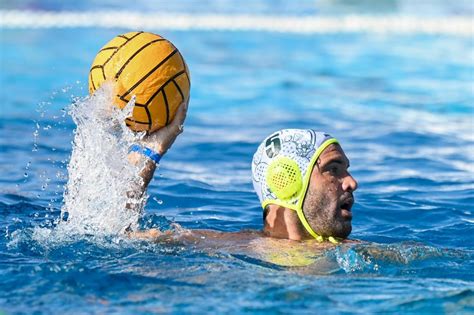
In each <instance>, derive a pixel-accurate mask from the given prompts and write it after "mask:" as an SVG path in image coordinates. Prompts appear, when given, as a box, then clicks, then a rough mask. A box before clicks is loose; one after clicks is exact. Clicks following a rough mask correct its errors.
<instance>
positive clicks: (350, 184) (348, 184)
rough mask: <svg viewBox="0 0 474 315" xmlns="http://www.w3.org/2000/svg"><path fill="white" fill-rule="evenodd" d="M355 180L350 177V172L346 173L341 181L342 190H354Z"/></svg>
mask: <svg viewBox="0 0 474 315" xmlns="http://www.w3.org/2000/svg"><path fill="white" fill-rule="evenodd" d="M357 186H358V184H357V181H356V180H355V179H354V177H352V175H351V174H349V173H347V176H346V177H345V178H344V181H343V182H342V189H343V190H344V191H351V192H352V191H355V190H356V189H357Z"/></svg>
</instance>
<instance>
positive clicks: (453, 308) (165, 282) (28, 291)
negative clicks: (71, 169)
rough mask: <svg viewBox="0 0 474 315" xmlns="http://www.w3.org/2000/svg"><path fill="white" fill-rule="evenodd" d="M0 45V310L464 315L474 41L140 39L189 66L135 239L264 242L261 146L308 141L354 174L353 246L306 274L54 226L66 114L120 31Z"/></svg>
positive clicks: (469, 272)
mask: <svg viewBox="0 0 474 315" xmlns="http://www.w3.org/2000/svg"><path fill="white" fill-rule="evenodd" d="M0 31H1V36H0V43H1V46H0V47H1V75H0V80H1V81H0V83H1V86H2V88H1V90H0V91H1V97H2V100H3V101H2V105H1V112H0V129H1V133H0V145H1V155H0V168H1V172H0V211H1V216H0V220H1V222H0V228H1V234H0V235H1V236H0V313H1V312H5V313H7V314H10V313H11V314H16V313H18V314H22V313H25V314H26V313H34V312H37V313H47V314H64V313H74V314H82V313H87V314H88V313H105V312H107V313H121V314H122V313H125V314H137V313H203V312H207V313H218V314H219V313H268V312H270V313H301V312H302V313H310V312H322V313H328V314H332V313H334V314H335V313H364V314H365V313H379V312H390V313H429V314H432V313H448V314H460V313H465V314H468V313H472V312H474V249H473V245H474V242H473V240H472V236H473V235H474V228H473V225H474V216H473V212H472V206H473V204H474V88H473V73H474V47H473V45H474V42H473V40H472V37H466V36H449V35H436V36H434V35H427V34H419V33H413V34H379V33H370V32H369V33H357V32H356V33H336V34H334V33H330V34H329V33H328V34H287V33H268V32H259V31H253V32H249V31H235V32H231V31H203V30H187V31H173V30H165V31H161V30H159V29H150V30H148V31H153V32H157V33H160V34H162V35H163V36H164V37H166V38H168V39H170V40H171V41H172V42H173V43H174V44H175V45H176V46H177V47H178V48H179V49H180V51H181V53H182V54H183V55H184V57H185V58H186V61H187V63H188V66H189V68H190V71H191V76H192V91H191V95H192V96H191V102H190V108H189V113H188V118H187V121H186V126H185V132H184V134H183V135H182V136H180V138H179V139H178V140H177V141H176V143H175V145H174V146H173V148H172V149H171V150H170V151H169V152H168V153H167V154H166V156H165V157H164V158H163V160H162V163H161V166H160V168H159V170H158V171H157V172H156V174H155V179H154V181H152V183H151V185H150V187H149V191H148V192H149V196H150V197H149V199H148V203H147V205H146V215H145V216H144V218H142V220H141V223H140V224H141V225H142V227H159V228H162V229H172V228H173V224H174V223H179V224H180V225H181V226H182V227H184V228H188V229H212V230H218V231H223V232H236V231H239V230H242V229H250V230H258V229H261V227H262V222H261V217H262V214H261V208H260V206H259V204H258V198H257V196H256V194H255V193H254V192H253V188H252V183H251V173H250V172H251V159H252V155H253V153H254V151H255V150H256V148H257V146H258V144H259V143H260V141H261V140H262V139H263V138H264V137H266V136H267V135H268V134H270V133H271V132H273V131H275V130H278V129H282V128H314V129H318V130H323V131H326V132H329V133H330V134H332V135H334V136H335V137H337V138H338V139H339V140H340V142H341V144H342V147H343V148H344V150H345V152H346V154H347V156H348V157H349V159H350V160H351V170H352V174H353V176H354V177H355V178H356V179H357V180H358V182H359V189H358V190H357V192H356V194H355V196H356V204H355V206H354V208H353V213H354V219H353V232H352V234H351V238H353V239H359V240H363V241H365V242H367V243H365V244H360V245H357V246H340V247H337V248H334V249H331V250H327V251H326V252H324V259H325V265H326V268H323V269H320V268H316V267H314V268H312V267H311V266H309V267H308V266H307V267H304V268H299V267H285V266H282V265H279V264H278V263H274V262H271V261H270V262H269V261H267V260H265V259H263V258H262V257H257V256H253V255H251V254H249V253H247V252H239V251H238V250H231V249H226V248H225V247H224V248H223V249H219V248H217V249H216V248H196V247H193V246H187V245H183V244H166V243H159V244H155V243H149V242H146V241H130V240H128V239H126V238H123V237H121V236H119V235H116V234H113V233H94V231H92V232H90V231H89V232H84V231H83V233H67V231H64V230H61V229H59V228H58V227H57V226H56V225H57V222H58V220H59V217H60V213H61V209H62V208H63V206H64V200H63V199H64V197H63V196H64V195H63V194H64V189H65V185H66V184H67V180H68V172H67V171H68V170H67V166H68V163H69V159H70V157H71V152H72V148H73V144H72V143H71V142H72V141H73V139H74V130H75V129H76V127H77V126H76V125H75V124H74V122H73V120H72V119H71V116H70V113H71V108H72V107H71V104H76V105H77V104H83V103H81V102H84V97H85V96H86V95H87V75H88V70H89V66H90V63H91V62H92V60H93V58H94V56H95V53H96V52H97V51H98V49H99V48H100V47H101V46H102V45H103V44H104V43H105V42H107V41H108V40H109V39H110V38H112V37H114V36H115V35H117V34H119V33H124V32H126V31H128V30H127V29H120V28H113V29H105V28H99V29H96V28H51V29H21V28H4V29H1V30H0ZM85 102H87V100H85ZM97 143H100V140H98V142H97ZM104 180H105V182H104V183H107V180H108V181H109V182H108V183H111V181H114V184H117V182H118V181H120V178H118V177H113V176H111V177H110V178H107V177H105V179H104ZM107 196H108V195H107V194H106V193H104V198H107ZM83 197H84V196H83ZM82 211H86V212H87V211H89V213H90V214H91V215H92V216H93V215H94V212H97V211H100V209H97V208H94V209H91V208H87V207H85V208H84V209H82ZM118 212H120V210H119V209H118V210H117V213H118ZM112 215H113V214H112ZM110 220H112V218H110ZM101 222H102V223H103V224H104V225H106V226H107V224H109V223H110V222H108V221H107V218H105V219H103V220H102V221H101ZM110 224H111V223H110ZM76 232H77V231H76ZM370 248H377V249H379V250H380V251H382V252H384V253H390V254H387V257H385V258H384V257H383V256H380V255H373V254H371V253H370V250H369V249H370ZM393 257H396V258H393Z"/></svg>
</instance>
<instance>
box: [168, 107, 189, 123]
mask: <svg viewBox="0 0 474 315" xmlns="http://www.w3.org/2000/svg"><path fill="white" fill-rule="evenodd" d="M187 111H188V102H183V103H182V104H181V105H180V106H179V107H178V110H177V111H176V114H175V116H174V119H173V121H172V122H171V123H172V124H173V125H176V126H181V125H182V124H183V123H184V120H185V119H186V113H187Z"/></svg>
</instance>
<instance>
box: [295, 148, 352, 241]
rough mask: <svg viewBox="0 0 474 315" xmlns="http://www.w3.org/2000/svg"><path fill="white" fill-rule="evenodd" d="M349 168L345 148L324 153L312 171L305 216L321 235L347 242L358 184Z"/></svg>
mask: <svg viewBox="0 0 474 315" xmlns="http://www.w3.org/2000/svg"><path fill="white" fill-rule="evenodd" d="M349 166H350V163H349V160H348V158H347V156H346V154H345V153H344V151H343V150H342V148H341V146H340V145H339V144H332V145H330V146H329V147H328V148H326V150H324V152H323V153H322V154H321V156H320V157H319V159H318V161H317V162H316V164H315V166H314V168H313V171H312V172H311V180H310V182H309V186H308V191H307V193H306V197H305V199H304V202H303V213H304V214H305V217H306V219H307V220H308V223H309V224H310V225H311V227H312V228H313V230H314V231H315V232H316V233H318V234H319V235H322V236H325V237H328V236H335V237H339V238H343V239H345V238H347V237H348V236H349V234H350V233H351V230H352V212H351V208H352V206H353V204H354V200H355V199H354V195H353V193H354V191H355V190H356V189H357V182H356V180H355V179H354V178H353V177H352V175H351V174H350V173H349V171H348V168H349ZM308 236H309V237H310V238H311V236H310V235H307V237H308Z"/></svg>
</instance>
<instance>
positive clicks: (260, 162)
mask: <svg viewBox="0 0 474 315" xmlns="http://www.w3.org/2000/svg"><path fill="white" fill-rule="evenodd" d="M185 113H186V107H185V106H182V107H180V109H179V110H178V113H177V115H176V117H175V119H174V120H173V121H172V123H171V124H170V125H169V126H167V127H165V128H163V129H160V130H158V131H157V132H155V133H154V134H152V135H151V136H150V138H149V139H148V140H147V141H148V142H149V143H150V144H152V145H154V147H155V148H156V149H157V152H158V154H159V155H163V154H164V153H165V152H166V150H167V149H168V148H169V146H170V145H171V144H172V143H173V142H174V140H175V139H176V137H177V136H178V135H179V133H180V132H181V131H182V128H180V126H182V124H183V122H184V118H185ZM137 158H138V154H136V155H135V157H134V159H137ZM148 159H149V162H148V164H147V165H148V166H147V167H146V168H145V169H144V171H143V172H142V176H143V178H144V182H145V186H144V187H142V188H143V189H145V188H146V184H147V183H148V182H149V180H150V179H151V177H152V175H153V171H154V169H155V166H154V162H153V160H152V159H151V158H148ZM348 168H349V160H348V159H347V157H346V155H345V153H344V151H343V150H342V148H341V146H340V145H339V143H338V141H337V140H336V139H335V138H333V137H331V136H330V135H328V134H326V133H323V132H316V131H313V130H311V129H285V130H281V131H278V132H276V133H274V134H272V135H270V136H269V137H267V138H266V139H265V140H264V141H263V142H262V143H261V144H260V146H259V147H258V149H257V152H256V153H255V155H254V157H253V162H252V175H253V185H254V188H255V191H256V193H257V195H258V198H259V200H260V203H261V205H262V207H263V213H264V215H263V218H264V228H263V231H262V232H258V233H255V232H248V231H247V232H240V233H237V235H236V233H220V232H213V231H186V232H187V233H184V234H185V235H184V234H183V237H186V238H187V239H189V238H191V239H192V238H194V237H195V238H196V239H197V240H198V239H201V238H202V237H203V236H212V238H214V239H216V238H224V239H228V238H227V237H226V236H225V234H234V237H237V236H238V237H237V238H238V239H240V240H242V239H252V238H255V237H262V236H266V237H271V238H277V239H289V240H297V241H300V240H307V239H316V240H317V241H318V242H319V243H322V242H325V243H328V242H331V243H338V242H339V241H341V240H344V239H346V238H347V237H348V236H349V234H350V232H351V230H352V224H351V220H352V212H351V208H352V205H353V203H354V196H353V192H354V191H355V190H356V189H357V182H356V181H355V180H354V178H353V177H352V176H351V174H350V173H349V172H348ZM133 235H134V236H137V237H145V238H155V237H157V238H159V237H160V235H162V233H161V232H160V231H158V230H155V229H153V230H149V231H145V232H134V233H133ZM193 236H194V237H193ZM176 237H178V238H179V237H180V236H179V235H176Z"/></svg>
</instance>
